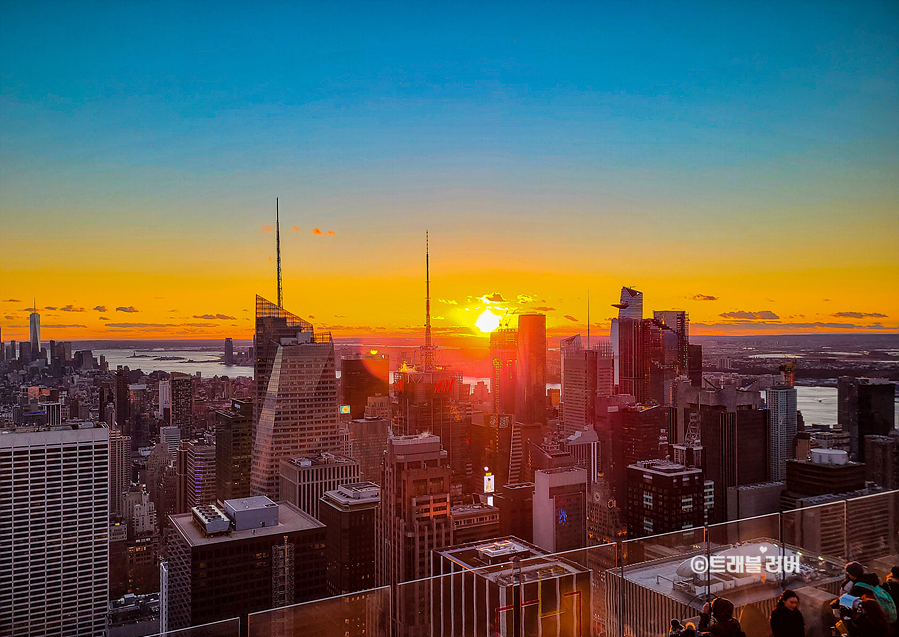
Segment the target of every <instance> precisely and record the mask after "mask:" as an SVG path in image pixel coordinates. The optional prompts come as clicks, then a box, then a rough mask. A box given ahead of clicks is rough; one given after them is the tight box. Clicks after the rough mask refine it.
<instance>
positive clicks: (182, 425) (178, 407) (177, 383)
mask: <svg viewBox="0 0 899 637" xmlns="http://www.w3.org/2000/svg"><path fill="white" fill-rule="evenodd" d="M171 382H172V411H171V418H170V419H169V425H170V426H172V427H178V428H179V429H180V430H181V436H182V437H186V436H189V435H191V431H192V423H193V418H192V415H193V407H194V399H193V378H191V377H190V376H189V375H188V374H182V373H181V372H172V375H171Z"/></svg>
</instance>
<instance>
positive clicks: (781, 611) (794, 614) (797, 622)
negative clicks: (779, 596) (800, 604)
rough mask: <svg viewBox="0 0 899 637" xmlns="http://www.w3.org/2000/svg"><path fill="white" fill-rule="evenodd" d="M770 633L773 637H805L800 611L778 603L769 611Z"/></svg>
mask: <svg viewBox="0 0 899 637" xmlns="http://www.w3.org/2000/svg"><path fill="white" fill-rule="evenodd" d="M771 633H772V635H773V636H774V637H805V620H803V619H802V613H801V612H799V610H798V609H797V610H790V609H789V608H787V607H786V606H782V605H780V604H778V606H777V607H776V608H775V609H774V610H772V611H771Z"/></svg>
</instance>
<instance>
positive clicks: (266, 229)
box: [262, 226, 274, 232]
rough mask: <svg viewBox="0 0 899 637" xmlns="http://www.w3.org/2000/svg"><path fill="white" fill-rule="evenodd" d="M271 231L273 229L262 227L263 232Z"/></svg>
mask: <svg viewBox="0 0 899 637" xmlns="http://www.w3.org/2000/svg"><path fill="white" fill-rule="evenodd" d="M272 230H274V228H272V227H271V226H262V231H263V232H271V231H272Z"/></svg>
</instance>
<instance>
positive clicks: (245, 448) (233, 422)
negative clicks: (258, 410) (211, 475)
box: [215, 398, 253, 502]
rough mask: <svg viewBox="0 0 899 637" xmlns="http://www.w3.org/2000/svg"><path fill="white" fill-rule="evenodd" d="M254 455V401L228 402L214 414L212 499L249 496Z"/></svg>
mask: <svg viewBox="0 0 899 637" xmlns="http://www.w3.org/2000/svg"><path fill="white" fill-rule="evenodd" d="M252 452H253V401H251V400H239V399H237V398H234V399H232V400H231V408H230V409H228V410H223V411H219V412H216V414H215V497H216V498H217V499H218V500H219V501H220V502H224V501H225V500H234V499H238V498H248V497H249V496H250V466H251V456H252Z"/></svg>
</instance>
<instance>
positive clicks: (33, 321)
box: [28, 308, 41, 360]
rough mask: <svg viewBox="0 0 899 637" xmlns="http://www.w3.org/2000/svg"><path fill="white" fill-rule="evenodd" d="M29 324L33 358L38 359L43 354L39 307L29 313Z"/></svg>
mask: <svg viewBox="0 0 899 637" xmlns="http://www.w3.org/2000/svg"><path fill="white" fill-rule="evenodd" d="M28 325H29V328H30V329H29V335H30V336H31V338H30V346H31V360H37V359H38V358H39V357H40V355H41V315H40V314H38V313H37V308H34V312H32V313H31V314H29V315H28Z"/></svg>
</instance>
